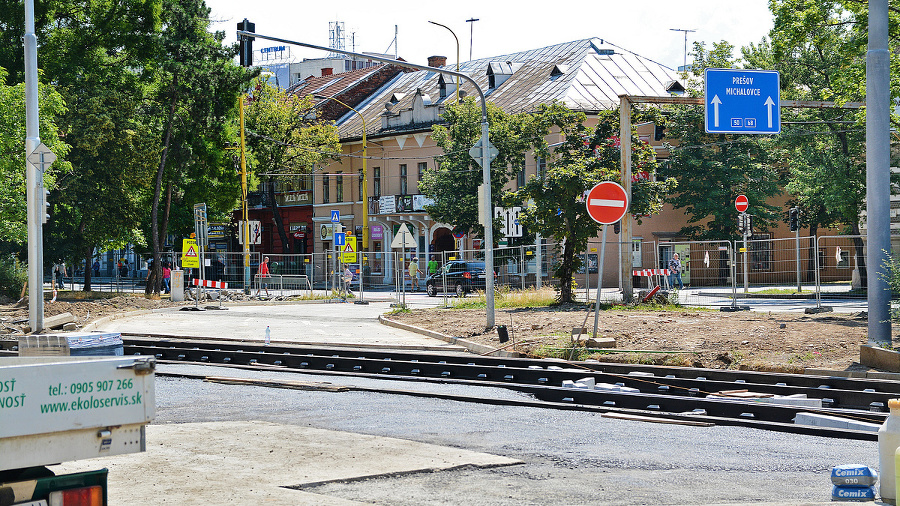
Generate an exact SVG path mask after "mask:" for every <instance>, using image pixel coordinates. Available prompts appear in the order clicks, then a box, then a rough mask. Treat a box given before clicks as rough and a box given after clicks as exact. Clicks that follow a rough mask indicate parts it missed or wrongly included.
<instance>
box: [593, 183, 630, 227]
mask: <svg viewBox="0 0 900 506" xmlns="http://www.w3.org/2000/svg"><path fill="white" fill-rule="evenodd" d="M585 205H586V206H587V212H588V214H589V215H591V218H593V219H594V221H596V222H597V223H602V224H604V225H609V224H612V223H615V222H617V221H619V220H621V219H622V217H623V216H625V213H626V212H627V211H628V194H627V193H626V192H625V188H622V186H621V185H619V184H618V183H614V182H612V181H604V182H602V183H600V184H598V185H597V186H595V187H593V188H591V191H589V192H588V195H587V199H586V200H585Z"/></svg>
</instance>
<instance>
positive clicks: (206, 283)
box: [193, 278, 228, 290]
mask: <svg viewBox="0 0 900 506" xmlns="http://www.w3.org/2000/svg"><path fill="white" fill-rule="evenodd" d="M193 283H194V286H200V280H199V279H197V278H194V280H193ZM203 286H205V287H206V288H219V289H222V290H225V289H226V288H228V282H226V281H210V280H208V279H204V280H203Z"/></svg>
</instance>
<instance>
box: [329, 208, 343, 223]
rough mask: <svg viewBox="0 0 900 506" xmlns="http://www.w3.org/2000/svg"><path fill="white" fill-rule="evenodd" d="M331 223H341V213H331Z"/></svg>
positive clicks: (336, 211)
mask: <svg viewBox="0 0 900 506" xmlns="http://www.w3.org/2000/svg"><path fill="white" fill-rule="evenodd" d="M331 222H332V223H340V222H341V212H340V211H338V210H334V211H331Z"/></svg>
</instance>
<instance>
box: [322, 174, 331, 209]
mask: <svg viewBox="0 0 900 506" xmlns="http://www.w3.org/2000/svg"><path fill="white" fill-rule="evenodd" d="M329 202H331V196H330V194H329V192H328V174H322V203H323V204H327V203H329Z"/></svg>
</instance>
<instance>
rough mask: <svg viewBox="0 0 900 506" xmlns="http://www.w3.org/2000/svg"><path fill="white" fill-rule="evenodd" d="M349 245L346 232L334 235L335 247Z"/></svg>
mask: <svg viewBox="0 0 900 506" xmlns="http://www.w3.org/2000/svg"><path fill="white" fill-rule="evenodd" d="M345 244H347V234H345V233H344V232H335V233H334V245H335V246H344V245H345Z"/></svg>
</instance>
